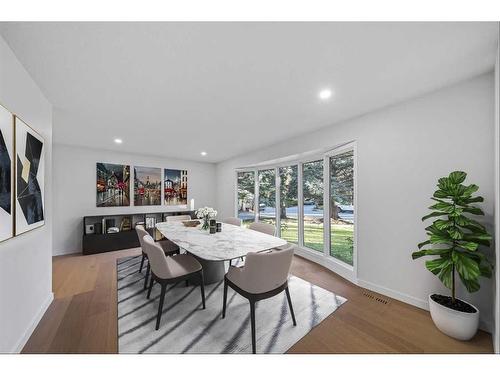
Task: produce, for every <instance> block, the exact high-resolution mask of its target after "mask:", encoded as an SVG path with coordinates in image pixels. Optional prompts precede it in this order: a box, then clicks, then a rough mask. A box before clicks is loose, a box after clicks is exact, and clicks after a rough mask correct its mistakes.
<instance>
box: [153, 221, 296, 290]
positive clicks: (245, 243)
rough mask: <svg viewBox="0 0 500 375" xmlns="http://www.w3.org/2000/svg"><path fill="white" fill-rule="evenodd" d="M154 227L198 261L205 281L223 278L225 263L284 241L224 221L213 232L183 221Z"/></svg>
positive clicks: (215, 280) (282, 243)
mask: <svg viewBox="0 0 500 375" xmlns="http://www.w3.org/2000/svg"><path fill="white" fill-rule="evenodd" d="M156 229H157V230H158V231H159V232H160V233H161V234H162V235H163V236H164V237H165V238H167V239H169V240H170V241H172V242H173V243H175V244H176V245H177V246H179V248H181V249H183V250H185V251H186V253H188V254H191V255H193V256H194V257H195V258H196V259H197V260H198V261H199V262H200V264H201V266H202V268H203V277H204V282H205V284H212V283H215V282H218V281H221V280H224V275H225V272H226V270H225V263H226V262H229V261H232V260H233V259H239V258H241V257H244V256H246V255H247V254H248V253H258V252H263V251H266V250H270V249H273V248H276V247H279V246H283V245H286V244H287V242H286V241H285V240H283V239H281V238H279V237H275V236H271V235H269V234H265V233H262V232H258V231H256V230H252V229H249V228H245V227H242V226H236V225H232V224H226V223H222V225H221V231H220V232H216V233H212V234H211V233H210V232H209V231H208V230H202V229H201V225H198V226H196V227H190V226H186V225H184V223H183V222H171V223H166V222H162V223H157V224H156Z"/></svg>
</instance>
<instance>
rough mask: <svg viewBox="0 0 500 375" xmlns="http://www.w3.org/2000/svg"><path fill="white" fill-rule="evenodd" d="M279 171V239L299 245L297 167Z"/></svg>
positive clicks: (293, 166) (282, 168) (284, 168)
mask: <svg viewBox="0 0 500 375" xmlns="http://www.w3.org/2000/svg"><path fill="white" fill-rule="evenodd" d="M278 170H279V182H280V184H279V185H280V189H279V201H280V210H279V211H280V233H281V238H283V239H284V240H286V241H288V242H292V243H295V244H298V243H299V220H298V217H299V216H298V215H299V200H298V188H299V183H298V167H297V166H296V165H292V166H288V167H281V168H278Z"/></svg>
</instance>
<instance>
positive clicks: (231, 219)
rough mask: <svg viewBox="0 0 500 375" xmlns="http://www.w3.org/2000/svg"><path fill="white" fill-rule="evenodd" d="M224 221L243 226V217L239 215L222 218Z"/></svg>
mask: <svg viewBox="0 0 500 375" xmlns="http://www.w3.org/2000/svg"><path fill="white" fill-rule="evenodd" d="M222 222H223V223H226V224H232V225H236V226H237V227H241V219H240V218H238V217H227V218H225V219H224V220H222Z"/></svg>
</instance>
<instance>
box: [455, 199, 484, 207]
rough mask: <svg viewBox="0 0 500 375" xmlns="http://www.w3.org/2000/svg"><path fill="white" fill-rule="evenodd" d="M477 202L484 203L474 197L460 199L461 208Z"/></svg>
mask: <svg viewBox="0 0 500 375" xmlns="http://www.w3.org/2000/svg"><path fill="white" fill-rule="evenodd" d="M478 202H484V198H483V197H474V198H465V199H461V205H462V206H463V205H464V204H470V203H478Z"/></svg>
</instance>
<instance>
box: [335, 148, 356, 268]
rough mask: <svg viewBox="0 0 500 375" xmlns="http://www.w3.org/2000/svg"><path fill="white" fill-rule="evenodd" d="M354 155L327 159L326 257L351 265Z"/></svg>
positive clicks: (341, 154) (344, 154) (351, 151)
mask: <svg viewBox="0 0 500 375" xmlns="http://www.w3.org/2000/svg"><path fill="white" fill-rule="evenodd" d="M353 250H354V151H353V150H349V151H346V152H342V153H340V154H337V155H334V156H330V255H331V256H332V257H335V258H337V259H339V260H341V261H343V262H345V263H347V264H349V265H351V266H352V265H353V261H352V257H353Z"/></svg>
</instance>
